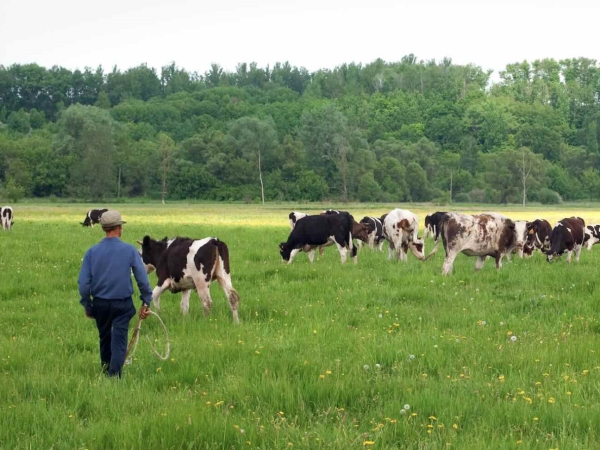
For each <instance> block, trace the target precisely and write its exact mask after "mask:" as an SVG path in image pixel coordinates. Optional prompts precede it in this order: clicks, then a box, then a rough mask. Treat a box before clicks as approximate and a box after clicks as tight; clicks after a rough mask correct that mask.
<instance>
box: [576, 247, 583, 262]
mask: <svg viewBox="0 0 600 450" xmlns="http://www.w3.org/2000/svg"><path fill="white" fill-rule="evenodd" d="M582 248H583V246H581V245H576V246H575V262H579V255H581V249H582Z"/></svg>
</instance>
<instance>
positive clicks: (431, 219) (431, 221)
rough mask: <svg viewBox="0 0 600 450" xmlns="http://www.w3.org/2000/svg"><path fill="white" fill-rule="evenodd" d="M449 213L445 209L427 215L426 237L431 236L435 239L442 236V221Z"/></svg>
mask: <svg viewBox="0 0 600 450" xmlns="http://www.w3.org/2000/svg"><path fill="white" fill-rule="evenodd" d="M446 214H448V213H447V212H445V211H438V212H434V213H433V214H427V215H426V216H425V233H424V234H425V237H427V236H431V237H432V238H433V240H434V241H436V242H437V240H438V239H439V238H440V223H441V222H442V221H443V220H444V218H445V217H446Z"/></svg>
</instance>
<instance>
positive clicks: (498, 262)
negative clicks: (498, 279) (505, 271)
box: [494, 253, 502, 269]
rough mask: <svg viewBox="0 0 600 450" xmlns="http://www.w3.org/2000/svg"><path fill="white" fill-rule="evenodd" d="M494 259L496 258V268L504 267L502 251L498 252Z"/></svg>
mask: <svg viewBox="0 0 600 450" xmlns="http://www.w3.org/2000/svg"><path fill="white" fill-rule="evenodd" d="M494 259H495V260H496V269H499V268H500V267H502V253H496V254H495V255H494Z"/></svg>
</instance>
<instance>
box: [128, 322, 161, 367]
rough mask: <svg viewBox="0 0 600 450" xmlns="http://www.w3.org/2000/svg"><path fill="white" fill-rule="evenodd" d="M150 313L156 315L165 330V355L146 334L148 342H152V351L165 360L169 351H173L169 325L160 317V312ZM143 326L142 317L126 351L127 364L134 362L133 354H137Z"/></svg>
mask: <svg viewBox="0 0 600 450" xmlns="http://www.w3.org/2000/svg"><path fill="white" fill-rule="evenodd" d="M150 314H152V315H153V316H156V318H157V319H158V321H159V322H160V324H161V325H162V327H163V330H164V332H165V341H166V344H165V354H164V356H163V355H161V354H160V353H158V352H157V351H156V349H155V348H154V345H153V344H152V341H151V340H150V338H149V337H148V336H146V340H147V341H148V344H150V348H151V349H152V353H154V354H155V355H156V356H157V357H158V358H160V359H162V360H163V361H164V360H166V359H167V358H168V357H169V353H170V352H171V343H170V342H169V332H168V331H167V327H166V326H165V324H164V322H163V321H162V319H161V318H160V316H159V315H158V314H156V313H155V312H154V311H150ZM141 328H142V318H141V317H140V318H139V319H138V322H137V324H136V326H135V330H133V336H131V340H130V341H129V345H128V346H127V353H125V364H126V365H130V364H131V363H132V362H133V355H134V354H135V351H136V349H137V345H138V342H139V337H140V330H141Z"/></svg>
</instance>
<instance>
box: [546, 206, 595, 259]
mask: <svg viewBox="0 0 600 450" xmlns="http://www.w3.org/2000/svg"><path fill="white" fill-rule="evenodd" d="M585 238H586V236H585V221H584V220H583V219H582V218H581V217H569V218H567V219H562V220H561V221H559V222H558V223H557V224H556V226H555V227H554V228H553V229H552V233H550V236H549V237H548V238H546V240H545V242H544V247H545V249H546V260H547V261H548V262H552V260H553V259H555V258H557V257H558V256H560V255H562V254H563V253H565V252H567V262H568V263H570V262H571V255H572V253H573V251H575V261H576V262H579V255H580V254H581V248H582V247H583V244H584V243H585Z"/></svg>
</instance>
